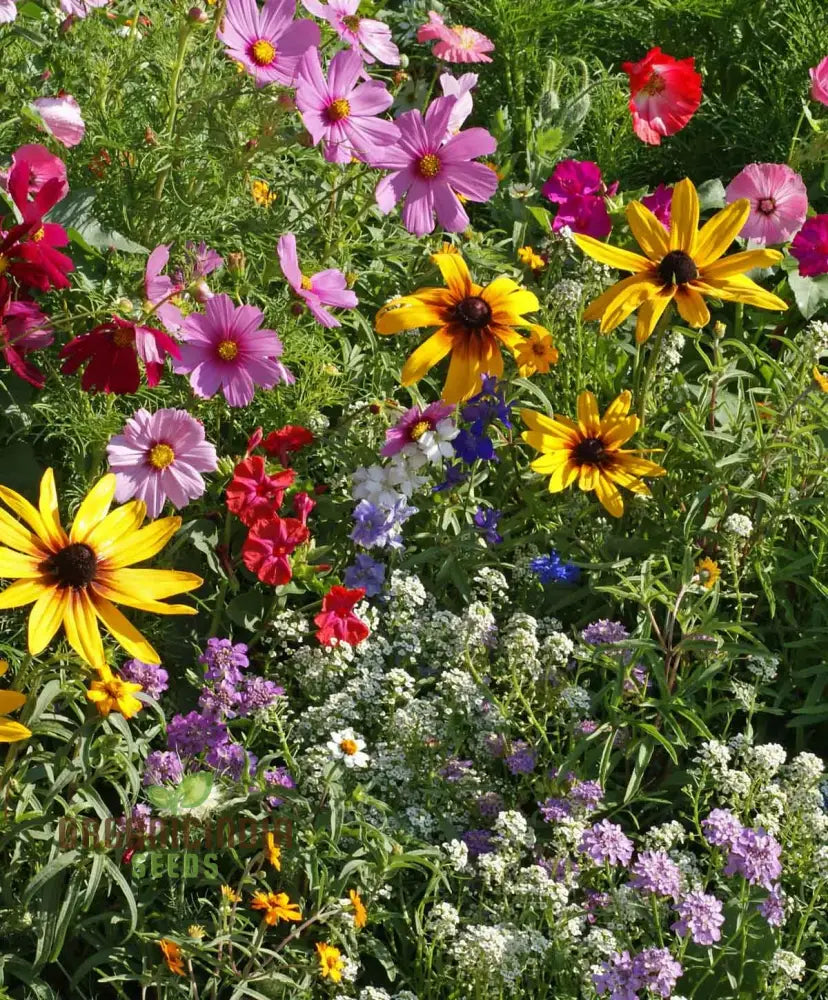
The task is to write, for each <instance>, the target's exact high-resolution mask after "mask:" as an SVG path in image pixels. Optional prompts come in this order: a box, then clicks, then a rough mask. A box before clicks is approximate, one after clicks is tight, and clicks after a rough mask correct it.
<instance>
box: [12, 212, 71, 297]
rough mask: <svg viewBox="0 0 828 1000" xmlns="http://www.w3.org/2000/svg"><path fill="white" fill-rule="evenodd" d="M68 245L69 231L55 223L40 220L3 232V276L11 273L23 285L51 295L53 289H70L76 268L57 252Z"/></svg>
mask: <svg viewBox="0 0 828 1000" xmlns="http://www.w3.org/2000/svg"><path fill="white" fill-rule="evenodd" d="M68 242H69V237H68V236H67V235H66V230H65V229H64V228H63V226H58V225H56V224H55V223H54V222H39V221H38V220H37V219H35V220H33V221H30V222H23V223H21V224H20V225H15V226H12V227H11V229H10V230H9V231H8V232H7V233H5V234H4V233H2V232H0V274H2V273H3V272H4V271H8V273H9V274H11V275H14V277H15V278H17V280H18V281H20V282H21V283H22V284H24V285H31V286H32V288H39V289H40V291H41V292H48V291H49V289H50V288H51V287H54V288H68V287H69V282H68V280H67V278H66V275H67V274H68V273H69V272H70V271H72V270H74V268H75V265H74V264H73V263H72V260H71V258H70V257H67V256H66V254H63V253H60V251H58V250H55V247H65V246H66V244H67V243H68Z"/></svg>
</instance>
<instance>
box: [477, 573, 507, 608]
mask: <svg viewBox="0 0 828 1000" xmlns="http://www.w3.org/2000/svg"><path fill="white" fill-rule="evenodd" d="M472 584H473V590H474V591H475V592H477V593H478V594H479V596H480V597H481V598H484V599H486V600H487V601H488V602H489V604H490V606H491V607H493V608H500V607H503V606H504V605H505V604H506V603H507V602H508V599H509V583H508V581H507V579H506V577H505V576H504V575H503V574H502V573H501V572H500V570H499V569H495V568H494V566H483V567H482V568H481V569H479V570H478V571H477V572H476V573H475V575H474V579H473V580H472Z"/></svg>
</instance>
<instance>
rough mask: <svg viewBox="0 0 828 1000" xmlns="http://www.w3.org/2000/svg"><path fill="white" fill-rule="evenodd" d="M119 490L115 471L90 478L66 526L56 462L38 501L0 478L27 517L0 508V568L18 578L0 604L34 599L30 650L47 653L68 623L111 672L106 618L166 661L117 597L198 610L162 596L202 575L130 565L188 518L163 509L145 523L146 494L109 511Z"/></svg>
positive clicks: (100, 666) (172, 609)
mask: <svg viewBox="0 0 828 1000" xmlns="http://www.w3.org/2000/svg"><path fill="white" fill-rule="evenodd" d="M114 495H115V476H113V475H112V474H111V473H109V474H108V475H105V476H104V477H103V478H102V479H100V480H99V481H98V482H97V483H96V484H95V486H93V487H92V489H91V490H90V492H89V493H88V495H87V496H86V498H85V499H84V500H83V502H82V503H81V505H80V507H79V508H78V512H77V514H76V515H75V520H74V523H73V524H72V527H71V528H70V530H69V532H68V533H67V532H66V531H64V530H63V527H62V526H61V523H60V516H59V513H58V498H57V491H56V490H55V477H54V473H53V472H52V470H51V469H47V470H46V472H45V473H44V474H43V478H42V479H41V481H40V497H39V501H38V506H37V507H34V506H33V505H32V504H30V503H29V501H28V500H26V499H25V497H22V496H20V494H19V493H16V492H15V491H14V490H11V489H9V488H8V487H6V486H0V500H2V501H3V503H5V504H6V506H7V507H9V508H10V509H11V510H12V511H14V513H15V514H17V516H18V517H19V518H20V521H16V520H15V519H14V518H13V517H11V516H10V515H9V514H8V513H7V512H6V511H4V510H3V509H2V508H0V542H2V543H3V544H2V545H0V577H6V578H7V579H11V580H15V581H16V582H15V583H12V584H11V586H9V587H7V588H6V589H5V590H4V591H3V592H2V593H0V610H5V609H7V608H20V607H23V606H25V605H27V604H34V607H33V608H32V610H31V613H30V615H29V642H28V645H29V652H30V653H31V654H32V655H33V656H37V654H38V653H42V652H43V650H44V649H45V648H46V647H47V646H48V645H49V643H50V642H51V640H52V638H53V637H54V635H55V633H56V632H57V630H58V629H59V628H60V625H61V623H62V624H63V627H64V629H65V631H66V638H67V640H68V641H69V645H70V646H71V647H72V648H73V649H74V650H75V652H76V653H77V654H78V655H79V656H80V657H81V658H82V659H84V660H86V662H87V663H89V664H91V665H92V666H93V667H95V668H96V669H97V670H99V671H105V670H106V669H107V666H106V659H105V657H104V649H103V643H102V641H101V634H100V632H99V630H98V619H100V620H101V621H102V622H103V624H104V625H105V626H106V628H107V629H108V630H109V632H110V633H111V634H112V636H113V637H114V638H115V640H116V641H117V642H118V643H119V644H120V645H121V646H123V648H124V649H125V650H126V651H127V652H128V653H129V654H130V656H134V657H135V658H136V659H139V660H142V661H143V662H144V663H159V662H160V659H159V656H158V653H156V651H155V650H154V649H153V647H152V646H151V645H150V644H149V642H147V640H146V639H145V638H144V637H143V636H142V635H141V633H140V632H139V631H138V630H137V629H136V628H135V626H134V625H131V624H130V622H128V621H127V619H126V618H125V617H124V616H123V614H121V612H120V611H119V610H118V609H117V608H116V607H115V603H118V604H123V605H125V606H126V607H128V608H138V609H140V610H142V611H150V612H153V613H155V614H159V615H194V614H196V609H195V608H191V607H189V606H188V605H186V604H164V603H163V601H162V598H164V597H171V596H172V595H173V594H182V593H185V592H186V591H188V590H193V589H195V588H196V587H199V586H201V584H202V582H203V581H202V579H201V577H198V576H195V575H194V574H193V573H180V572H177V571H175V570H167V569H159V570H156V569H129V568H127V567H131V566H132V565H133V564H134V563H138V562H143V561H144V560H145V559H149V558H150V557H151V556H154V555H155V554H156V553H157V552H160V551H161V549H162V548H163V547H164V546H165V545H166V544H167V542H168V541H169V540H170V538H172V536H173V535H174V534H175V532H176V531H178V529H179V528H180V527H181V518H180V517H164V518H161V519H160V520H157V521H153V522H152V523H151V524H148V525H146V526H145V527H143V528H142V527H141V523H142V521H143V520H144V517H145V515H146V505H145V504H144V502H143V501H142V500H133V501H131V502H130V503H127V504H124V505H123V506H122V507H118V508H116V509H115V510H113V511H112V512H111V513H110V511H109V508H110V505H111V504H112V498H113V497H114ZM21 521H22V522H24V523H20V522H21ZM6 546H7V547H6Z"/></svg>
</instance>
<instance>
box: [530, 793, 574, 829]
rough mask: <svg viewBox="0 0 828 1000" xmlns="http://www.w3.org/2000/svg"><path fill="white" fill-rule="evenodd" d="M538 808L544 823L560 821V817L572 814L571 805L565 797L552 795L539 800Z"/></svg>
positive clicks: (563, 817) (564, 817)
mask: <svg viewBox="0 0 828 1000" xmlns="http://www.w3.org/2000/svg"><path fill="white" fill-rule="evenodd" d="M538 808H539V809H540V814H541V816H543V821H544V823H560V821H561V820H562V819H566V818H567V816H571V815H572V805H571V804H570V803H569V802H567V801H566V799H556V798H554V797H553V796H550V798H548V799H546V801H545V802H539V803H538Z"/></svg>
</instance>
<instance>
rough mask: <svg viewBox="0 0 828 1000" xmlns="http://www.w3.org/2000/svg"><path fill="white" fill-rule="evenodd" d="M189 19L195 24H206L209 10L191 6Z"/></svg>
mask: <svg viewBox="0 0 828 1000" xmlns="http://www.w3.org/2000/svg"><path fill="white" fill-rule="evenodd" d="M187 20H188V21H192V22H193V24H206V23H207V12H206V11H205V10H202V8H201V7H190V9H189V10H188V11H187Z"/></svg>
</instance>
